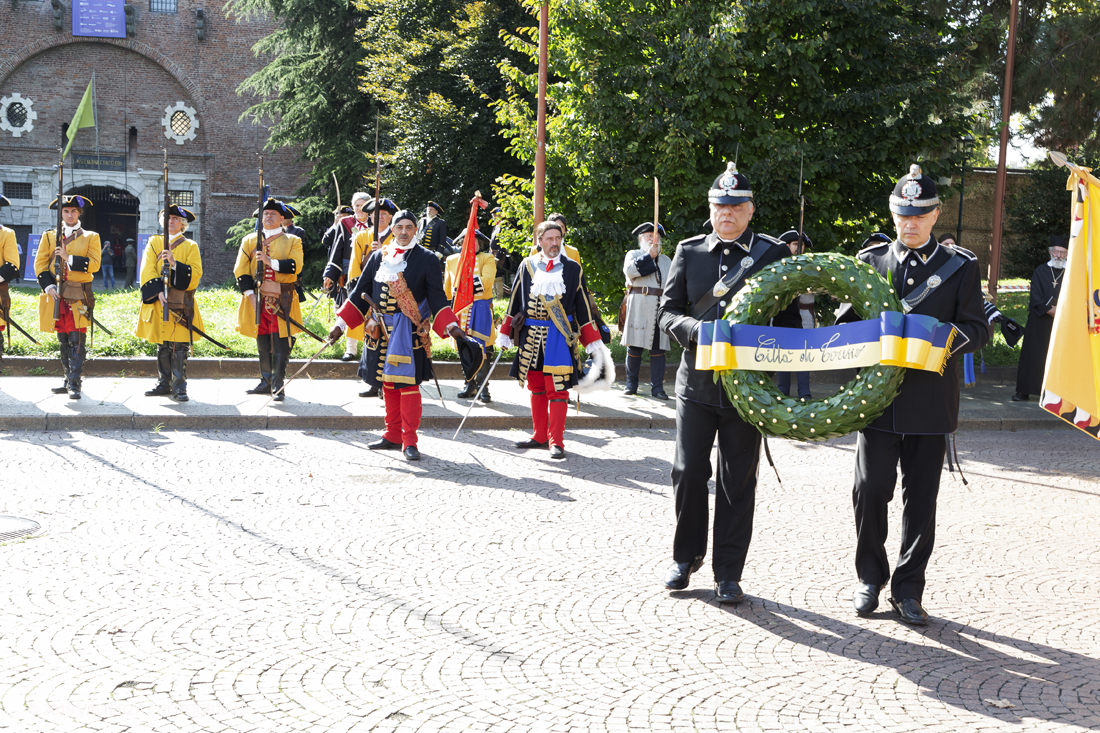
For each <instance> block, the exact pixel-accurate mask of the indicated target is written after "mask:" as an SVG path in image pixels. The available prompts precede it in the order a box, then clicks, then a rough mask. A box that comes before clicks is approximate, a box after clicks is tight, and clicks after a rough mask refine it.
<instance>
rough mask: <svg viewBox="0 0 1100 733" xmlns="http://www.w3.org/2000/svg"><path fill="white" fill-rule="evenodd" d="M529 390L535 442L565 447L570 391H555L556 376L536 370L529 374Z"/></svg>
mask: <svg viewBox="0 0 1100 733" xmlns="http://www.w3.org/2000/svg"><path fill="white" fill-rule="evenodd" d="M527 389H528V390H530V391H531V422H532V424H533V425H534V428H535V434H534V436H532V438H533V439H534V440H537V441H538V442H540V443H545V442H546V441H547V440H549V441H550V444H551V445H558V446H562V447H563V448H564V447H565V440H564V435H565V415H566V413H568V412H569V391H568V390H565V391H561V392H555V391H554V375H553V374H546V373H545V372H536V371H534V370H531V371H528V372H527Z"/></svg>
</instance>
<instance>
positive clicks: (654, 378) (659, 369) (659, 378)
mask: <svg viewBox="0 0 1100 733" xmlns="http://www.w3.org/2000/svg"><path fill="white" fill-rule="evenodd" d="M649 393H650V394H651V395H653V396H654V397H656V398H657V399H659V400H667V399H668V395H667V394H665V355H664V354H654V353H653V352H652V351H651V352H649Z"/></svg>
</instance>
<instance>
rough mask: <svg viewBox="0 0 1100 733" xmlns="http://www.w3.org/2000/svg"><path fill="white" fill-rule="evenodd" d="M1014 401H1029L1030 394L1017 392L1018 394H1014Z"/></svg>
mask: <svg viewBox="0 0 1100 733" xmlns="http://www.w3.org/2000/svg"><path fill="white" fill-rule="evenodd" d="M1012 401H1013V402H1027V401H1028V396H1027V395H1026V394H1021V393H1019V392H1017V393H1016V394H1014V395H1012Z"/></svg>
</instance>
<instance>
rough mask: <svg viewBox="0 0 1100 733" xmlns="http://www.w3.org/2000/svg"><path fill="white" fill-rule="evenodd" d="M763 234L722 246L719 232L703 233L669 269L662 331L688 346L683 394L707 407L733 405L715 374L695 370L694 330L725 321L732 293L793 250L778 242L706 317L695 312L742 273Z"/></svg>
mask: <svg viewBox="0 0 1100 733" xmlns="http://www.w3.org/2000/svg"><path fill="white" fill-rule="evenodd" d="M760 236H761V235H759V234H754V233H753V232H752V230H750V229H746V230H745V231H744V232H743V233H742V234H741V236H740V237H738V238H737V240H736V241H733V242H723V241H722V240H720V239H719V238H718V235H717V234H713V233H711V234H701V235H699V236H697V237H692V238H691V239H685V240H684V241H682V242H680V244H678V245H677V246H676V254H674V255H673V256H672V265H671V266H670V267H669V269H668V279H667V281H666V282H665V292H664V294H663V295H662V296H661V304H660V306H659V307H658V310H657V323H658V324H659V325H660V327H661V330H662V331H664V332H665V333H667V334H668V335H669V336H671V337H672V338H674V339H676V343H678V344H680V345H681V346H683V347H684V355H683V356H682V357H681V359H680V369H679V370H678V371H677V372H676V394H677V395H678V396H680V397H683V398H685V399H689V400H692V401H694V402H701V403H703V404H706V405H716V406H719V407H732V406H733V405H732V404H731V403H730V400H729V398H728V397H727V396H726V393H725V391H724V390H723V389H722V387H721V385H719V384H716V383H715V381H714V372H712V371H696V370H695V349H696V345H697V344H696V338H697V334H696V331H695V328H696V326H698V325H699V323H700V321H701V320H702V321H716V320H718V319H719V318H721V317H722V314H724V313H725V311H726V306H727V305H728V304H729V302H730V300H731V299H732V298H733V295H734V294H735V293H736V292H737V291H738V290H740V289H741V288H742V287H743V286H744V284H745V280H747V279H748V278H750V277H752V276H753V275H754V274H755V273H756V272H758V271H760V270H761V269H763V268H764V267H767V266H768V265H770V264H772V263H773V262H777V261H778V260H781V259H782V258H784V257H786V256H788V255H789V254H790V253H791V250H790V248H788V247H787V245H785V244H783V243H782V242H780V241H779V240H771V241H772V242H773V246H771V247H769V248H768V249H767V250H766V251H765V253H764V256H763V257H761V258H760V259H759V260H758V261H756V262H754V263H753V264H752V265H751V266H749V267H748V269H747V270H746V271H745V272H744V273H742V274H741V277H740V278H738V279H737V280H736V281H735V282H734V283H733V287H732V288H731V289H730V291H729V292H728V293H727V294H726V295H725V296H724V297H723V298H722V300H721V301H719V303H718V304H717V305H715V306H714V307H713V308H711V309H710V310H709V311H707V312H706V313H705V314H702V316H703V317H702V318H701V319H698V318H695V316H694V314H693V312H692V310H693V308H694V304H695V303H697V302H699V301H700V300H702V299H703V298H704V297H706V295H707V294H708V293H709V292H710V291H711V289H712V288H713V287H714V284H715V283H716V282H718V281H719V280H721V279H722V277H723V276H726V275H729V274H730V273H731V272H737V270H738V269H739V268H740V266H741V260H742V259H744V258H745V257H747V256H748V254H749V251H750V250H751V249H752V246H753V244H755V243H756V241H757V240H758V239H759V238H760ZM767 239H771V238H770V237H769V238H767Z"/></svg>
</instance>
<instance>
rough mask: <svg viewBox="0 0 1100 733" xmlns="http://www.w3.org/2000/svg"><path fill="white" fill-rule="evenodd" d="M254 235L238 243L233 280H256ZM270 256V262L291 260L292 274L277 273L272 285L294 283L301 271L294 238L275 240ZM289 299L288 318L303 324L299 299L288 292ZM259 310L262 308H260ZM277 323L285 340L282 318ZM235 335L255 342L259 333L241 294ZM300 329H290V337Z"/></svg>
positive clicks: (248, 303) (298, 241)
mask: <svg viewBox="0 0 1100 733" xmlns="http://www.w3.org/2000/svg"><path fill="white" fill-rule="evenodd" d="M255 253H256V232H251V233H250V234H248V235H246V236H245V237H244V238H243V239H242V240H241V247H240V249H239V250H237V264H236V265H235V266H234V267H233V276H234V277H236V278H241V277H244V276H249V277H255V276H256V260H255ZM270 253H271V254H270V256H271V259H273V260H293V261H294V272H276V273H275V282H277V283H291V284H293V283H296V282H297V281H298V273H299V272H301V271H302V261H303V256H302V240H301V239H299V238H298V237H296V236H294V235H293V234H287V233H285V232H284V233H283V234H281V235H280V236H279V237H278V238H277V239H275V240H274V241H273V242H272V243H271V249H270ZM255 290H256V292H255V295H256V297H260V283H256V287H255ZM290 295H291V297H290V317H291V318H293V319H294V320H295V321H297V322H298V323H301V322H302V310H301V308H299V307H298V296H297V294H295V293H293V292H291V294H290ZM261 307H263V306H262V305H261ZM278 321H279V337H280V338H286V337H287V335H288V334H287V325H288V324H287V322H286V319H285V318H283V316H282V315H279V316H278ZM237 331H238V332H239V333H241V334H243V335H245V336H251V337H252V338H255V337H256V335H257V333H258V331H259V329H258V328H257V326H256V314H255V311H254V310H253V308H252V301H250V300H249V299H248V298H247V297H245V296H244V295H243V294H242V295H241V307H240V308H239V309H238V310H237ZM300 332H301V329H300V328H297V327H296V326H290V334H289V335H291V336H293V335H294V334H296V333H300Z"/></svg>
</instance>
